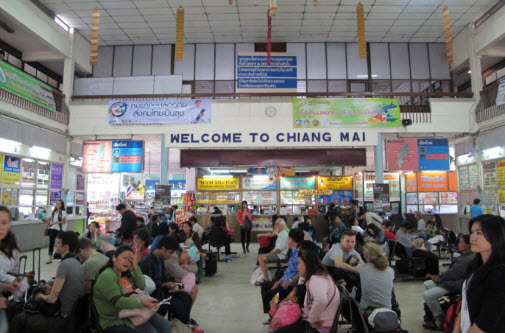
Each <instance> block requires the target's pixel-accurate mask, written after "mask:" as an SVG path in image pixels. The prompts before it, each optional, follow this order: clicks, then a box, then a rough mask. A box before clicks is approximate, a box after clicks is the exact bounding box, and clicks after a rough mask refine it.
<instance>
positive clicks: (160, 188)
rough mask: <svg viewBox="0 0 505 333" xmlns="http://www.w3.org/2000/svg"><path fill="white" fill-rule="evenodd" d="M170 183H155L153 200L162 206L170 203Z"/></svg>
mask: <svg viewBox="0 0 505 333" xmlns="http://www.w3.org/2000/svg"><path fill="white" fill-rule="evenodd" d="M170 190H171V186H170V185H156V189H155V193H154V201H155V202H156V203H157V204H161V205H163V206H169V205H170Z"/></svg>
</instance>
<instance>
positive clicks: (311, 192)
mask: <svg viewBox="0 0 505 333" xmlns="http://www.w3.org/2000/svg"><path fill="white" fill-rule="evenodd" d="M299 192H300V194H302V195H314V194H315V195H332V194H333V191H332V190H300V191H299Z"/></svg>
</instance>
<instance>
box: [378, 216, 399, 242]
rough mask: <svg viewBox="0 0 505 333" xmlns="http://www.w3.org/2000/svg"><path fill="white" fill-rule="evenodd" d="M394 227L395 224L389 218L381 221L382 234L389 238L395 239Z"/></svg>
mask: <svg viewBox="0 0 505 333" xmlns="http://www.w3.org/2000/svg"><path fill="white" fill-rule="evenodd" d="M395 227H396V225H395V224H393V222H391V221H390V220H384V222H382V226H381V229H382V230H384V235H386V237H387V238H388V239H389V240H396V236H395V234H394V231H395Z"/></svg>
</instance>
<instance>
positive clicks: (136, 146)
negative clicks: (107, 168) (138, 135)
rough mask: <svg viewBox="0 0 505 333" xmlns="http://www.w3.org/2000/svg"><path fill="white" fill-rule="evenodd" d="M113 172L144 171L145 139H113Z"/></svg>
mask: <svg viewBox="0 0 505 333" xmlns="http://www.w3.org/2000/svg"><path fill="white" fill-rule="evenodd" d="M111 164H112V172H142V170H143V169H144V141H112V163H111Z"/></svg>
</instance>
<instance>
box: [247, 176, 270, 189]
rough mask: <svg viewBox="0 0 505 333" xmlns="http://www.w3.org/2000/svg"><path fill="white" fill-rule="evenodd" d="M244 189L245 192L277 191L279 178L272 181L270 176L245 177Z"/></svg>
mask: <svg viewBox="0 0 505 333" xmlns="http://www.w3.org/2000/svg"><path fill="white" fill-rule="evenodd" d="M242 188H243V189H244V190H276V189H277V178H274V179H270V178H268V176H262V177H244V178H243V179H242Z"/></svg>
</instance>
